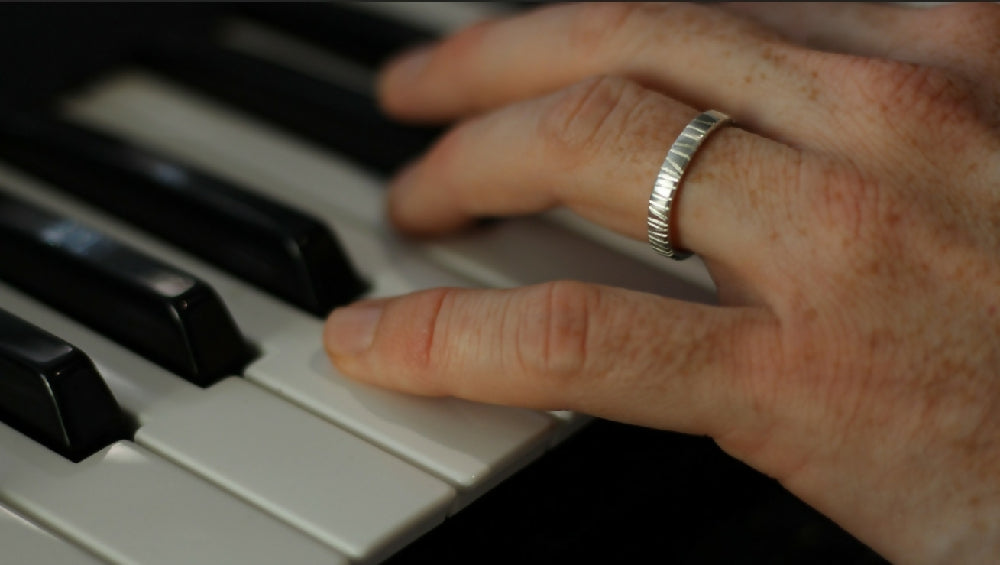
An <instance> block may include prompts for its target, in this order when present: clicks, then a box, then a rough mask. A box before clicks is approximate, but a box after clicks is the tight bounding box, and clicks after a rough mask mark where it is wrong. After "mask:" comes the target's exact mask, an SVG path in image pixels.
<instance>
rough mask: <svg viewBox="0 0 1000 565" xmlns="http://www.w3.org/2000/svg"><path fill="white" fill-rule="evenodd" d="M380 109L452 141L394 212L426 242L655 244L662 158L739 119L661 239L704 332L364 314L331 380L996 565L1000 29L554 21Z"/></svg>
mask: <svg viewBox="0 0 1000 565" xmlns="http://www.w3.org/2000/svg"><path fill="white" fill-rule="evenodd" d="M380 96H381V100H382V103H383V105H384V107H385V108H386V110H387V111H388V112H390V113H391V114H392V115H394V116H396V117H398V118H400V119H404V120H410V121H419V122H450V121H454V122H456V125H455V126H454V127H453V129H451V131H450V132H449V133H448V134H447V135H446V136H445V137H444V138H443V139H441V140H440V141H439V142H438V143H437V144H436V146H435V147H434V148H433V149H432V150H431V151H430V152H429V153H428V154H427V155H426V156H425V157H424V158H422V159H421V160H420V161H419V162H418V163H416V164H414V165H413V166H411V167H409V168H408V169H407V170H406V171H405V172H403V173H402V174H401V175H400V176H399V177H398V178H397V179H396V180H395V181H394V183H393V185H392V187H391V193H390V199H389V214H390V216H391V218H392V220H393V221H394V222H395V224H396V225H397V226H398V227H399V228H400V229H401V230H403V231H406V232H409V233H412V234H415V235H422V236H431V235H434V234H439V233H443V232H446V231H450V230H454V229H457V228H460V227H462V226H463V225H465V224H467V223H469V222H470V221H471V220H472V219H474V218H476V217H477V216H493V215H502V214H528V213H534V212H539V211H542V210H545V209H547V208H551V207H553V206H557V205H565V206H568V207H569V208H571V209H572V210H575V211H576V212H577V213H579V214H580V215H582V216H584V217H586V218H588V219H590V220H592V221H594V222H598V223H600V224H603V225H604V226H607V227H609V228H612V229H614V230H617V231H619V232H621V233H623V234H626V235H628V236H631V237H634V238H637V239H640V240H645V238H646V213H647V212H646V210H647V201H648V198H649V194H650V190H651V188H652V182H653V179H654V178H655V177H656V173H657V170H658V169H659V167H660V164H661V162H662V160H663V158H664V155H665V153H666V150H667V148H668V147H670V145H671V144H672V143H673V141H674V139H675V138H676V137H677V135H678V134H679V132H680V131H681V129H682V128H683V127H684V126H685V125H686V124H687V123H688V122H689V121H690V120H691V119H692V118H693V117H694V116H695V115H697V114H698V113H699V112H700V111H702V110H706V109H709V108H715V109H718V110H721V111H724V112H726V113H728V114H730V115H732V116H733V118H734V119H735V122H736V124H737V127H727V128H724V129H721V130H719V131H717V132H716V133H714V134H713V135H712V136H711V137H710V138H709V139H708V140H707V141H706V142H705V144H704V145H703V146H702V147H701V148H700V149H699V151H698V153H697V158H696V159H695V160H693V161H692V165H691V167H690V168H689V169H688V171H687V173H686V175H685V177H684V181H683V185H682V187H681V191H680V196H679V197H678V198H679V201H678V204H677V208H676V217H675V220H674V230H675V231H674V232H673V234H672V237H673V241H674V242H675V244H677V245H679V246H680V247H683V248H686V249H690V250H692V251H694V252H696V253H698V254H699V255H700V256H701V257H702V258H703V259H704V261H705V263H706V265H707V267H708V269H709V271H710V273H711V274H712V276H713V279H714V280H715V282H716V285H717V287H718V294H719V305H717V306H706V305H699V304H693V303H685V302H681V301H676V300H671V299H667V298H662V297H657V296H651V295H647V294H642V293H637V292H632V291H628V290H624V289H618V288H608V287H599V286H591V285H586V284H582V283H576V282H566V281H560V282H553V283H549V284H543V285H539V286H534V287H528V288H520V289H515V290H468V289H466V290H459V289H436V290H429V291H425V292H418V293H415V294H412V295H409V296H404V297H399V298H392V299H385V300H378V301H371V302H363V303H359V304H356V305H353V306H350V307H347V308H343V309H340V310H337V311H335V312H334V313H333V314H332V315H331V317H330V319H329V322H328V324H327V327H326V335H325V343H326V346H327V349H328V351H329V353H330V356H331V358H332V360H333V362H334V363H335V364H336V366H337V367H338V368H339V369H340V370H341V371H343V372H344V373H345V374H347V375H350V376H352V377H354V378H357V379H360V380H364V381H368V382H371V383H374V384H376V385H380V386H384V387H388V388H393V389H398V390H401V391H406V392H410V393H415V394H423V395H453V396H458V397H463V398H468V399H472V400H477V401H485V402H493V403H503V404H511V405H518V406H526V407H532V408H537V409H567V410H575V411H579V412H584V413H589V414H594V415H597V416H601V417H604V418H609V419H616V420H620V421H624V422H629V423H635V424H642V425H646V426H653V427H657V428H663V429H670V430H676V431H682V432H689V433H696V434H708V435H710V436H711V437H712V438H714V439H715V440H716V441H717V442H718V443H719V445H720V446H722V448H723V449H725V450H726V451H728V452H729V453H731V454H732V455H734V456H735V457H737V458H739V459H741V460H743V461H745V462H747V463H748V464H750V465H752V466H753V467H755V468H757V469H759V470H761V471H763V472H765V473H768V474H769V475H771V476H773V477H776V478H777V479H779V480H780V481H781V482H782V483H783V484H784V485H785V486H786V488H788V489H789V490H790V491H791V492H793V493H795V494H796V495H797V496H799V497H800V498H802V499H803V500H804V501H806V502H807V503H809V504H811V505H812V506H814V507H815V508H817V509H818V510H820V511H821V512H823V513H825V514H826V515H828V516H829V517H831V518H832V519H834V520H835V521H837V522H838V523H839V524H840V525H842V526H843V527H844V528H845V529H847V530H848V531H850V532H851V533H853V534H854V535H855V536H857V537H858V538H859V539H861V540H862V541H864V542H866V543H867V544H869V545H870V546H871V547H872V548H873V549H875V550H876V551H878V552H880V553H882V554H883V555H884V556H885V557H887V558H889V559H891V560H894V561H899V562H914V563H918V562H948V563H956V562H960V561H967V562H983V561H987V560H989V557H991V556H992V557H993V558H994V559H995V558H996V557H997V556H998V555H1000V6H995V5H991V4H978V5H949V6H944V7H938V8H932V9H931V8H927V9H911V8H903V7H898V6H888V5H844V4H827V5H821V6H803V5H801V4H782V5H775V6H768V5H736V6H710V5H684V4H588V3H585V4H579V5H558V6H553V7H548V8H543V9H539V10H535V11H532V12H529V13H525V14H523V15H518V16H516V17H512V18H509V19H506V20H500V21H495V22H490V23H486V24H483V25H477V26H475V27H472V28H471V29H468V30H466V31H464V32H461V33H459V34H457V35H456V36H454V37H451V38H449V39H447V40H445V41H443V42H442V43H440V44H438V45H434V46H431V47H428V48H425V49H423V50H420V51H417V52H414V53H410V54H408V55H406V56H404V57H403V58H401V59H400V60H398V61H396V62H395V63H394V64H392V65H391V66H389V67H388V69H387V70H386V71H385V72H384V73H383V75H382V76H381V83H380ZM664 260H666V259H664Z"/></svg>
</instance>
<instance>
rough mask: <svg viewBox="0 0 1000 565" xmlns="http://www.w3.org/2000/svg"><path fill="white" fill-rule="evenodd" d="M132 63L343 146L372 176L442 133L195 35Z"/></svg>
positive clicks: (348, 91) (350, 92) (166, 42)
mask: <svg viewBox="0 0 1000 565" xmlns="http://www.w3.org/2000/svg"><path fill="white" fill-rule="evenodd" d="M138 62H139V64H140V65H142V66H143V67H147V68H154V69H156V70H157V71H158V72H161V73H164V74H166V75H169V76H172V77H175V78H176V79H178V80H180V81H182V82H184V83H186V84H190V85H192V86H193V87H195V88H198V89H200V90H202V91H203V92H206V93H208V94H210V95H211V96H213V97H216V98H218V99H220V100H223V101H225V103H227V104H230V105H233V106H235V107H238V108H241V109H243V110H244V111H246V112H249V113H252V114H255V115H259V116H262V117H265V118H266V119H268V120H271V121H273V122H274V123H276V124H279V125H280V126H281V127H283V128H285V129H287V130H289V131H293V132H296V133H297V134H299V135H303V136H306V137H308V138H310V139H312V140H314V141H315V142H317V143H320V144H323V145H326V146H328V147H331V148H334V149H336V150H338V151H341V152H342V153H343V154H345V155H348V156H349V157H350V158H351V159H354V160H355V161H356V162H358V163H359V164H361V165H363V166H365V167H368V168H369V169H370V170H371V171H372V172H376V173H382V174H387V173H390V172H392V171H394V170H396V169H398V168H399V167H401V166H402V165H403V164H405V163H406V162H408V161H410V160H412V159H413V158H414V157H416V156H417V155H419V154H420V153H421V152H423V150H424V149H426V148H427V147H428V146H429V144H430V143H431V142H432V141H433V140H434V138H436V137H437V136H438V135H439V133H440V129H439V128H436V127H426V126H413V125H406V124H401V123H398V122H395V121H392V120H389V119H388V118H387V117H385V116H384V115H383V114H382V113H381V111H380V109H379V108H378V106H377V104H376V102H375V99H374V97H372V96H370V95H368V94H365V93H360V92H357V91H356V90H354V89H352V88H350V87H347V86H342V85H339V84H336V83H333V82H329V81H326V80H321V79H319V78H316V77H313V76H310V75H307V74H303V73H300V72H298V71H296V70H293V69H290V68H287V67H284V66H280V65H277V64H275V63H273V62H271V61H269V60H266V59H263V58H259V57H255V56H252V55H249V54H247V53H244V52H241V51H237V50H234V49H230V48H228V47H225V46H223V45H221V44H217V43H213V42H211V41H208V40H206V39H203V38H199V37H196V36H193V35H189V36H178V37H169V38H168V37H164V38H162V39H161V40H159V41H157V42H156V43H155V44H154V45H152V46H150V47H149V48H148V49H144V50H142V51H141V54H140V56H139V58H138Z"/></svg>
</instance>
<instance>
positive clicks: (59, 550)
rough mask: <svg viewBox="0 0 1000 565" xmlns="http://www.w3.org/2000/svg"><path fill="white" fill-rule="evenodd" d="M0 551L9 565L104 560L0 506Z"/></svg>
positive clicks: (80, 564) (92, 564) (94, 564)
mask: <svg viewBox="0 0 1000 565" xmlns="http://www.w3.org/2000/svg"><path fill="white" fill-rule="evenodd" d="M0 553H2V554H3V555H2V557H3V562H4V563H7V564H8V565H30V564H36V563H37V564H42V563H44V564H45V565H99V564H101V563H104V561H99V560H98V559H97V558H96V557H94V556H93V555H90V554H88V553H86V552H85V551H83V550H82V549H80V548H79V547H77V546H75V545H73V544H71V543H69V542H68V541H66V540H64V539H62V538H60V537H58V536H55V535H53V534H51V533H49V532H48V531H46V530H44V529H42V528H41V527H39V526H38V525H36V524H33V523H31V522H29V521H28V520H26V519H24V518H22V517H21V516H18V515H17V514H15V513H14V512H13V511H11V510H10V509H9V508H4V507H3V506H0Z"/></svg>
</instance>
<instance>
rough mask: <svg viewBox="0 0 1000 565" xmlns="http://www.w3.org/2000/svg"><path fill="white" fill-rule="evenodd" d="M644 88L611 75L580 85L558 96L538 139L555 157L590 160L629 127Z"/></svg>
mask: <svg viewBox="0 0 1000 565" xmlns="http://www.w3.org/2000/svg"><path fill="white" fill-rule="evenodd" d="M644 92H645V91H644V89H643V88H642V87H641V86H639V85H637V84H635V83H633V82H631V81H629V80H627V79H623V78H620V77H614V76H601V77H595V78H591V79H587V80H585V81H583V82H580V83H578V84H576V85H574V86H572V87H570V88H568V89H566V90H564V91H563V92H562V93H560V94H559V95H558V97H557V98H556V100H555V101H554V103H553V104H552V105H551V106H550V107H549V108H548V109H547V110H546V111H545V112H544V114H543V115H542V116H541V118H540V121H539V132H538V133H539V137H540V138H541V140H542V143H543V144H544V145H545V147H547V148H550V149H552V150H553V152H554V155H556V156H559V157H560V158H562V159H564V160H566V159H568V160H572V161H573V162H572V163H568V164H569V165H571V166H572V165H575V164H576V163H577V160H579V159H584V160H589V159H590V156H592V155H595V154H600V151H601V149H602V147H603V146H605V145H606V144H608V143H614V142H616V141H617V140H618V139H620V138H621V137H622V136H623V135H624V134H625V133H626V132H627V131H628V128H629V126H630V120H629V117H630V116H631V115H632V114H633V113H634V112H635V111H636V110H637V109H638V107H639V106H641V105H642V103H643V99H644Z"/></svg>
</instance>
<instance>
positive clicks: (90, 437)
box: [0, 293, 129, 461]
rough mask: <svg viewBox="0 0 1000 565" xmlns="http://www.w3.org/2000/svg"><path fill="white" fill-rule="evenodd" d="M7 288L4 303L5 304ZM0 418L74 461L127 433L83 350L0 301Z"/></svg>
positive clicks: (122, 437) (103, 384) (105, 389)
mask: <svg viewBox="0 0 1000 565" xmlns="http://www.w3.org/2000/svg"><path fill="white" fill-rule="evenodd" d="M8 301H9V297H8V296H7V295H6V293H4V296H3V298H2V299H0V306H3V305H5V304H7V303H8ZM0 422H3V423H5V424H7V425H8V426H11V427H12V428H14V429H16V430H18V431H20V432H21V433H23V434H25V435H27V436H28V437H30V438H32V439H34V440H35V441H37V442H39V443H41V444H42V445H44V446H46V447H48V448H49V449H51V450H53V451H55V452H56V453H58V454H59V455H62V456H63V457H65V458H67V459H69V460H70V461H80V460H81V459H83V458H85V457H89V456H90V455H93V454H94V453H95V452H97V451H99V450H101V449H104V448H105V447H107V446H108V445H110V444H111V443H113V442H115V441H117V440H120V439H125V438H126V437H127V436H128V435H129V433H128V430H127V429H126V427H125V417H124V415H123V414H122V412H121V409H120V408H119V406H118V403H117V402H116V401H115V398H114V396H112V394H111V391H110V390H108V386H107V384H105V382H104V380H103V379H102V378H101V376H100V375H99V374H98V373H97V370H96V369H95V368H94V365H93V363H92V362H91V360H90V359H89V358H88V357H87V355H86V354H85V353H83V352H82V351H80V350H79V349H78V348H76V347H74V346H73V345H71V344H70V343H68V342H66V341H65V340H64V339H60V338H58V337H56V336H54V335H52V334H51V333H49V332H47V331H45V330H43V329H41V328H39V327H37V326H35V325H33V324H31V323H29V322H27V321H25V320H23V319H21V318H19V317H18V316H16V315H13V314H11V313H9V312H8V311H6V310H4V309H2V307H0Z"/></svg>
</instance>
